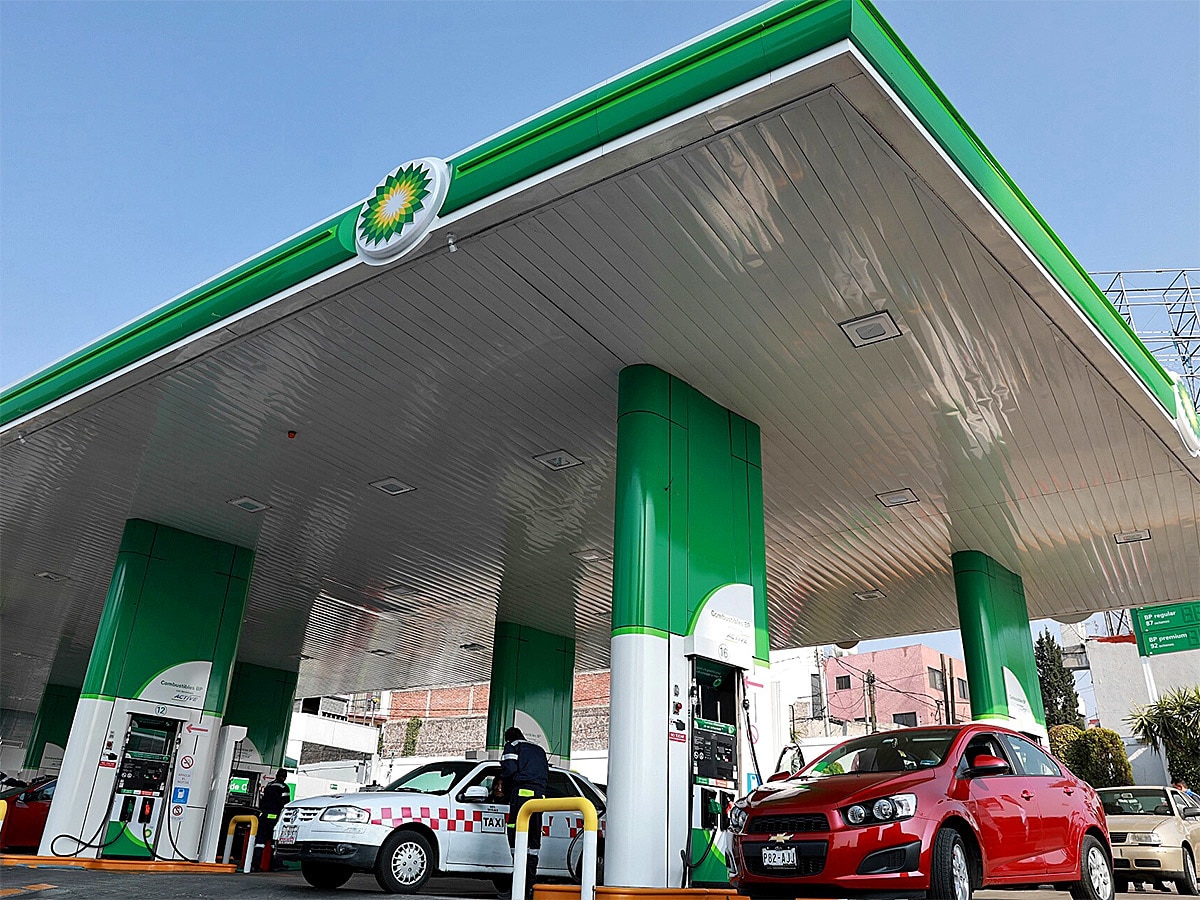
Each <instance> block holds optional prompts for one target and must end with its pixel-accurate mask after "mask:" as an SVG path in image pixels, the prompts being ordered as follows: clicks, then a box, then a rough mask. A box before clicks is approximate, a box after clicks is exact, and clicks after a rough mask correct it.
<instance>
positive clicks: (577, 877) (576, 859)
mask: <svg viewBox="0 0 1200 900" xmlns="http://www.w3.org/2000/svg"><path fill="white" fill-rule="evenodd" d="M567 873H568V874H569V875H570V876H571V884H579V883H580V882H581V881H583V832H582V831H581V832H579V834H577V835H575V837H573V838H571V843H570V845H569V846H568V847H567ZM596 884H598V885H601V884H604V839H603V838H600V839H599V840H597V842H596Z"/></svg>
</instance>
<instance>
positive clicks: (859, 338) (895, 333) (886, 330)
mask: <svg viewBox="0 0 1200 900" xmlns="http://www.w3.org/2000/svg"><path fill="white" fill-rule="evenodd" d="M838 328H840V329H842V331H843V332H845V334H846V337H848V338H850V343H851V344H853V345H854V346H855V347H865V346H866V345H867V344H877V343H879V342H880V341H887V340H890V339H892V338H894V337H899V336H900V326H898V325H897V324H896V320H895V319H893V318H892V314H891V313H889V312H888V311H887V310H886V309H885V310H882V311H880V312H877V313H871V314H870V315H869V316H860V317H859V318H857V319H850V320H848V321H846V322H839V323H838Z"/></svg>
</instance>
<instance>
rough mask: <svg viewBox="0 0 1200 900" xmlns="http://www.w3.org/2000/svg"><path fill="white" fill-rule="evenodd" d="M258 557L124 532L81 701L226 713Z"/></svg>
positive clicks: (158, 528)
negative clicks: (165, 705) (117, 701)
mask: <svg viewBox="0 0 1200 900" xmlns="http://www.w3.org/2000/svg"><path fill="white" fill-rule="evenodd" d="M253 565H254V551H252V550H248V549H246V548H245V547H236V546H234V545H233V544H227V543H224V542H222V541H215V540H211V539H210V538H204V537H200V536H199V535H195V534H189V533H188V532H185V531H179V530H177V529H175V528H169V527H167V526H166V525H156V524H155V523H153V522H147V521H144V520H142V519H131V520H130V521H128V522H126V523H125V531H124V533H123V535H122V537H121V547H120V550H119V551H118V552H117V562H116V566H115V567H114V568H113V577H112V581H111V582H110V584H109V588H108V596H107V598H106V599H105V602H104V613H103V615H102V616H101V617H100V628H99V630H98V631H97V633H96V641H95V644H94V645H93V646H92V656H91V659H90V660H89V662H88V668H87V674H86V675H85V676H84V679H83V691H82V694H81V696H82V697H83V698H85V699H96V700H113V699H116V698H122V699H128V700H138V699H141V700H157V701H163V702H167V703H171V704H174V705H179V706H185V707H190V708H193V709H203V710H204V711H205V712H206V713H209V714H212V715H216V716H220V715H222V714H223V713H224V711H225V700H226V697H227V696H228V693H229V680H230V677H231V675H232V673H233V662H234V659H235V657H236V656H237V645H238V639H239V637H240V636H241V628H242V616H243V613H244V612H245V609H246V594H247V591H248V590H249V585H250V570H251V568H252V567H253Z"/></svg>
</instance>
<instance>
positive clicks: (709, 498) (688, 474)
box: [613, 365, 769, 665]
mask: <svg viewBox="0 0 1200 900" xmlns="http://www.w3.org/2000/svg"><path fill="white" fill-rule="evenodd" d="M620 377H621V382H620V389H619V400H618V404H619V408H618V416H619V418H618V420H617V504H616V516H617V518H616V524H615V538H614V543H615V549H614V560H613V566H614V570H613V635H614V636H616V635H620V634H631V633H644V634H658V635H659V636H662V637H665V636H666V635H667V634H677V635H687V634H689V633H691V631H692V629H693V628H694V626H695V624H696V616H697V614H698V612H699V611H700V609H701V608H702V607H703V605H704V603H705V601H706V600H707V599H708V598H709V597H710V596H711V595H712V593H713V591H715V590H717V589H718V588H720V587H722V586H724V585H727V584H747V585H750V586H751V587H752V588H753V593H754V599H753V607H754V648H753V655H754V659H755V660H757V661H759V662H761V663H762V664H763V665H766V664H767V662H768V656H769V654H768V651H769V640H768V633H767V574H766V549H765V540H764V536H763V488H762V450H761V446H760V436H759V429H758V426H757V425H755V424H754V423H753V422H750V421H748V420H747V419H744V418H742V417H741V416H739V415H738V414H737V413H734V412H732V411H730V410H728V409H725V408H724V407H722V406H720V405H718V404H717V403H714V402H713V401H712V400H710V399H709V398H708V397H706V396H704V395H703V394H701V393H700V392H699V391H697V390H696V389H695V388H693V387H691V386H690V385H688V384H687V383H685V382H683V381H680V380H679V379H678V378H675V377H674V376H672V375H668V374H667V373H666V372H663V371H662V370H661V369H657V368H655V367H654V366H648V365H639V366H630V367H628V368H626V369H623V370H622V371H621V376H620Z"/></svg>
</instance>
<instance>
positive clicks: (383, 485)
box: [371, 478, 416, 497]
mask: <svg viewBox="0 0 1200 900" xmlns="http://www.w3.org/2000/svg"><path fill="white" fill-rule="evenodd" d="M371 487H373V488H378V489H379V490H381V491H383V492H384V493H385V494H391V495H392V496H393V497H395V496H396V495H398V494H407V493H409V492H410V491H415V490H416V488H415V487H413V486H412V485H411V484H405V483H404V482H403V481H401V480H400V479H399V478H383V479H380V480H379V481H372V482H371Z"/></svg>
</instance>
